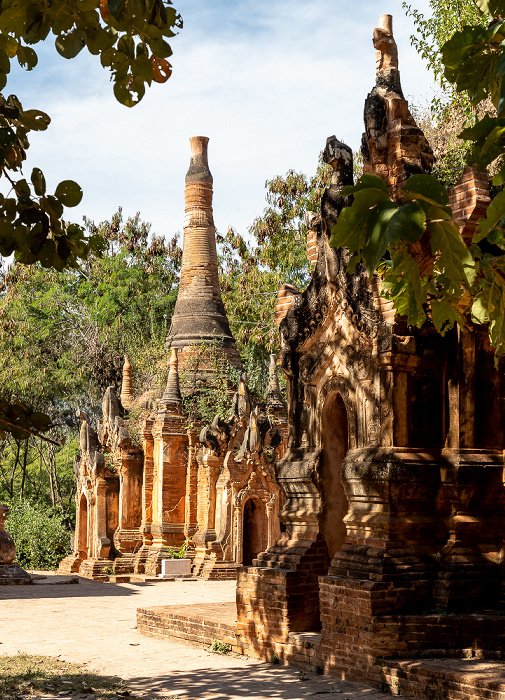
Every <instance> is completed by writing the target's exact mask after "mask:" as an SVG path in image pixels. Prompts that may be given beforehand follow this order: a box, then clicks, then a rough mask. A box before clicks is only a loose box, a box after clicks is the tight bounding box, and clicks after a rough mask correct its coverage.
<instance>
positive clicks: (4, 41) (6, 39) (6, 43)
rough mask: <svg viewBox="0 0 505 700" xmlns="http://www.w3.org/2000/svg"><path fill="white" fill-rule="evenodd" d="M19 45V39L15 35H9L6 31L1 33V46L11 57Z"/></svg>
mask: <svg viewBox="0 0 505 700" xmlns="http://www.w3.org/2000/svg"><path fill="white" fill-rule="evenodd" d="M18 46H19V44H18V41H17V39H15V38H14V37H13V36H9V35H8V34H6V33H5V32H2V33H0V48H1V49H2V51H5V53H6V54H7V56H8V57H9V58H14V56H15V55H16V52H17V50H18Z"/></svg>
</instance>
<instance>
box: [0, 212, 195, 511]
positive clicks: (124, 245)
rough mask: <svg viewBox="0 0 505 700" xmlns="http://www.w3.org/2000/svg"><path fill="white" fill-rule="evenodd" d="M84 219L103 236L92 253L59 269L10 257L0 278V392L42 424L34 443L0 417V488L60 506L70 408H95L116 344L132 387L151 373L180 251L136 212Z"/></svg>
mask: <svg viewBox="0 0 505 700" xmlns="http://www.w3.org/2000/svg"><path fill="white" fill-rule="evenodd" d="M86 228H87V232H89V233H91V234H99V235H100V236H101V238H102V239H103V240H104V241H105V243H106V245H105V246H104V249H103V253H102V256H101V257H97V256H95V255H94V254H90V256H89V257H88V259H87V260H86V261H84V262H83V263H82V264H81V266H80V267H79V268H77V269H73V268H68V269H66V270H64V271H63V272H61V273H59V272H56V271H54V270H46V269H44V268H43V267H42V266H41V265H40V264H35V265H32V266H26V265H22V264H19V263H17V264H15V265H14V266H12V267H11V268H10V269H9V270H7V271H4V273H3V275H2V276H1V278H0V387H1V390H0V400H3V401H4V403H5V404H7V405H14V406H15V405H17V404H16V401H19V402H21V403H22V405H25V406H30V407H31V409H30V410H32V411H33V412H34V413H33V415H34V416H35V418H37V417H38V416H42V417H45V419H46V420H47V421H49V423H50V425H51V426H52V427H51V429H50V431H49V432H48V433H46V437H49V439H50V440H51V441H52V442H47V441H44V443H43V444H42V441H41V440H40V437H38V436H37V435H34V434H33V431H32V432H31V433H28V435H27V434H26V432H24V431H23V430H20V429H16V428H12V427H9V426H7V425H5V424H2V422H1V421H0V428H3V430H2V431H1V432H0V495H1V494H2V493H4V494H7V495H8V496H9V497H11V498H12V497H15V496H18V497H22V496H23V495H25V496H30V497H31V498H33V499H35V500H37V501H41V500H42V501H44V500H45V502H47V504H49V505H56V506H59V507H60V509H61V511H62V512H63V513H66V512H68V509H69V506H68V503H69V494H70V489H71V487H72V484H73V481H74V480H73V472H72V461H73V456H74V454H75V452H76V449H77V446H76V432H77V425H76V420H75V414H76V409H77V408H78V407H79V408H81V409H83V410H85V411H86V412H87V413H89V414H90V415H98V413H99V407H100V405H101V400H102V396H103V392H104V391H105V389H106V388H107V387H108V386H109V385H111V384H113V385H116V386H120V384H121V378H122V377H121V370H122V365H123V358H124V355H125V354H128V356H129V358H130V362H131V364H132V367H133V371H134V378H135V382H136V387H137V391H138V393H142V392H143V391H144V389H145V387H146V386H149V385H150V383H152V381H153V375H155V374H156V372H157V369H156V368H157V365H158V364H159V362H160V361H161V360H162V359H163V358H164V357H165V350H164V343H165V338H166V334H167V331H168V325H169V323H170V318H171V316H172V313H173V309H174V306H175V299H176V294H177V283H178V274H179V268H180V261H181V250H180V248H179V247H178V245H177V240H176V238H174V239H173V240H172V241H170V242H168V243H166V242H165V241H164V240H163V239H161V238H159V237H156V236H153V237H150V236H149V225H148V224H145V223H143V222H142V221H141V219H140V216H139V215H138V214H137V216H136V217H133V218H130V219H128V220H127V221H126V222H123V220H122V215H121V211H119V212H118V213H116V214H115V215H114V216H113V217H112V219H111V220H110V221H107V222H103V223H101V224H99V225H95V224H93V223H92V222H89V221H88V222H87V224H86ZM35 432H37V431H35ZM27 438H28V439H27ZM63 438H65V439H66V440H67V444H66V445H65V446H64V447H60V446H59V443H60V442H61V441H62V440H63ZM69 443H71V444H70V447H69ZM69 475H70V476H71V477H72V478H69ZM70 501H71V499H70Z"/></svg>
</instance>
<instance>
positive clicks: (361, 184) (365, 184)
mask: <svg viewBox="0 0 505 700" xmlns="http://www.w3.org/2000/svg"><path fill="white" fill-rule="evenodd" d="M369 188H372V189H377V190H382V192H384V193H385V194H388V187H387V185H386V183H385V182H384V180H383V179H382V178H381V177H379V176H378V175H369V174H365V175H362V176H361V177H360V178H359V180H358V181H357V182H356V184H355V185H348V186H347V187H344V188H343V190H342V193H341V194H342V195H343V196H347V195H350V194H355V193H356V192H360V191H361V190H368V189H369Z"/></svg>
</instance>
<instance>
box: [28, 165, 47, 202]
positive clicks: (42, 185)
mask: <svg viewBox="0 0 505 700" xmlns="http://www.w3.org/2000/svg"><path fill="white" fill-rule="evenodd" d="M31 181H32V185H33V189H34V190H35V194H37V195H39V197H40V196H41V195H43V194H45V193H46V179H45V177H44V173H43V172H42V170H40V168H33V170H32V176H31Z"/></svg>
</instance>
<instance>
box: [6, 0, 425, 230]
mask: <svg viewBox="0 0 505 700" xmlns="http://www.w3.org/2000/svg"><path fill="white" fill-rule="evenodd" d="M414 2H415V6H416V8H417V9H419V10H422V11H425V12H426V13H427V14H428V0H414ZM174 5H175V7H176V9H177V10H178V11H179V12H180V13H181V15H182V17H183V21H184V27H183V29H182V30H181V32H180V33H179V34H178V35H177V36H176V37H174V38H173V39H172V40H171V42H170V43H171V46H172V49H173V56H172V58H171V59H170V61H171V63H172V65H173V74H172V77H171V78H170V79H169V80H168V81H167V82H166V83H164V84H162V85H159V84H153V86H152V87H151V88H147V90H146V95H145V96H144V98H143V100H142V101H141V102H140V103H139V104H138V105H137V106H135V107H133V108H131V109H129V108H127V107H124V106H123V105H120V104H119V103H118V102H116V100H115V98H114V96H113V92H112V83H111V82H110V80H109V74H108V72H107V71H106V70H105V69H103V68H102V67H101V66H100V63H99V59H98V58H97V57H95V56H90V55H89V54H88V53H87V52H86V50H83V51H82V52H81V53H80V54H79V55H78V56H77V57H76V58H74V59H71V60H66V59H64V58H62V57H60V56H59V55H58V54H57V53H56V50H55V48H54V41H53V39H51V38H48V40H47V41H46V42H44V44H40V45H38V46H36V47H34V48H36V50H37V52H38V54H39V64H38V65H37V67H36V68H35V69H34V70H33V71H31V72H29V73H26V72H25V71H22V70H21V69H19V68H16V69H13V70H12V72H11V75H10V76H9V81H8V83H7V87H6V88H5V90H4V93H6V94H11V93H13V94H16V95H17V96H18V97H19V98H20V100H21V102H22V104H23V106H24V108H25V109H28V108H32V109H41V110H43V111H45V112H47V113H48V114H49V115H50V116H51V119H52V123H51V125H50V127H49V129H48V130H47V131H45V132H41V133H35V134H33V135H32V137H31V139H30V141H31V146H30V149H29V151H28V154H29V158H28V161H27V164H26V165H25V168H24V172H25V175H26V176H28V177H29V175H30V172H31V168H32V167H34V166H37V167H40V168H41V169H42V170H43V172H44V174H45V176H46V179H47V182H48V189H51V188H55V187H56V185H57V184H58V182H59V181H60V180H65V179H73V180H76V181H77V182H78V183H79V184H80V185H81V186H82V188H83V190H84V197H83V200H82V202H81V204H80V205H79V207H76V208H74V209H69V210H66V211H65V214H64V218H65V219H66V220H67V221H75V222H77V223H81V222H82V217H83V216H84V215H86V216H87V217H88V218H90V219H92V220H94V221H95V222H96V223H98V222H99V221H101V220H104V219H106V218H110V216H111V215H112V214H113V213H114V212H115V211H116V210H117V208H118V206H122V207H123V213H124V214H125V215H126V216H129V215H134V214H135V213H136V212H140V214H141V217H142V219H143V220H145V221H149V222H151V223H152V231H153V232H154V233H156V234H159V235H164V236H166V237H167V238H171V237H172V236H173V235H174V234H175V233H177V232H180V233H182V226H183V218H184V176H185V174H186V171H187V168H188V164H189V153H190V150H189V140H188V139H189V137H190V136H197V135H198V136H208V137H209V138H210V142H209V165H210V169H211V172H212V174H213V176H214V220H215V224H216V227H217V229H218V231H220V232H223V233H224V232H225V231H226V230H227V229H228V228H229V227H230V226H233V227H234V228H236V229H237V230H238V231H240V232H241V233H244V234H245V233H246V232H247V230H248V227H249V226H250V225H251V224H252V222H253V220H254V218H255V217H257V216H259V215H261V213H262V212H263V209H264V208H265V206H266V203H265V181H266V180H268V179H271V178H273V177H275V176H276V175H281V174H284V173H286V172H287V170H289V169H293V170H296V171H298V172H304V173H306V174H308V175H311V174H313V173H314V172H315V169H316V166H317V159H318V155H319V153H320V151H321V150H322V149H323V148H324V146H325V143H326V138H327V137H328V136H331V135H333V134H335V135H336V136H337V138H339V139H340V140H343V141H345V142H346V143H348V144H349V145H350V146H351V147H352V148H353V149H355V150H356V149H357V148H358V147H359V144H360V141H361V133H362V131H363V116H362V114H363V103H364V100H365V97H366V95H367V93H368V92H369V91H370V90H371V89H372V87H373V85H374V82H375V50H374V48H373V46H372V34H373V29H374V27H376V26H377V17H378V15H379V14H385V13H388V14H392V15H393V31H394V35H395V39H396V41H397V44H398V50H399V61H400V72H401V78H402V86H403V92H404V94H405V96H406V97H407V99H409V100H410V99H411V98H412V97H413V98H414V99H415V101H416V102H423V101H424V100H426V99H430V97H431V95H432V94H433V89H434V83H433V78H432V76H431V75H430V74H429V73H428V72H427V71H426V69H425V67H424V64H423V62H422V60H421V58H420V57H419V56H418V54H417V53H416V52H415V50H414V49H413V48H412V47H411V46H410V35H411V34H412V33H413V31H414V27H413V23H412V21H411V20H410V19H408V18H407V17H406V16H405V12H404V11H403V10H402V2H401V0H384V2H379V3H377V2H375V1H374V0H354V1H353V2H349V1H348V0H346V1H344V0H310V2H306V1H305V2H300V1H299V0H268V1H267V0H174Z"/></svg>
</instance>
